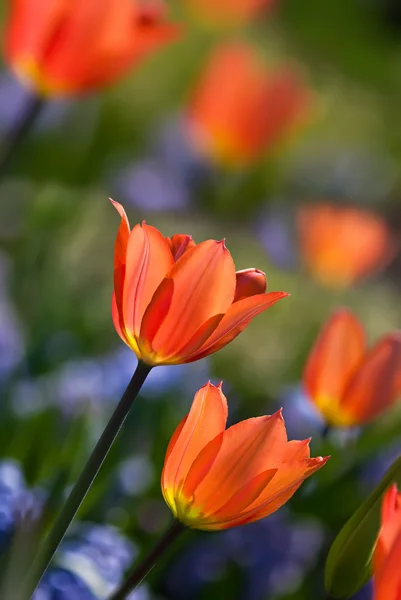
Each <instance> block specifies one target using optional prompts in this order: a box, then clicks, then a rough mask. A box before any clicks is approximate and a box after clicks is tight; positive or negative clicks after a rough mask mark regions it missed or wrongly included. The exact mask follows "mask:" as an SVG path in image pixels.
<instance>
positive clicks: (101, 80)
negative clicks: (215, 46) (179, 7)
mask: <svg viewBox="0 0 401 600" xmlns="http://www.w3.org/2000/svg"><path fill="white" fill-rule="evenodd" d="M10 5H11V6H10V14H9V19H8V24H7V26H6V31H5V59H6V62H7V63H8V64H9V65H10V66H11V68H12V69H13V71H14V72H15V73H16V75H17V76H18V77H19V78H20V79H21V81H23V82H24V83H26V84H27V85H28V86H29V87H30V88H32V89H33V90H34V91H35V92H36V93H37V94H38V95H44V96H47V95H50V96H53V95H68V94H76V93H79V92H87V91H90V90H94V89H97V88H101V87H103V86H105V85H107V84H110V83H112V82H114V81H115V80H116V79H118V78H119V77H121V76H122V75H123V74H124V73H125V72H126V71H128V69H130V68H131V67H132V66H133V65H135V64H137V63H138V62H140V61H141V60H142V59H143V58H145V57H146V56H147V55H148V54H149V53H150V52H151V51H153V50H154V49H156V48H158V47H159V46H162V45H163V44H165V43H166V42H168V41H170V40H171V39H173V38H174V37H176V35H177V31H176V28H175V27H174V26H173V25H171V24H169V23H166V22H165V17H164V13H165V8H164V5H163V4H161V3H160V2H159V0H155V1H153V2H152V1H151V2H145V1H143V0H11V2H10Z"/></svg>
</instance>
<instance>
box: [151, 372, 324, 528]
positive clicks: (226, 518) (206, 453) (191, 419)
mask: <svg viewBox="0 0 401 600" xmlns="http://www.w3.org/2000/svg"><path fill="white" fill-rule="evenodd" d="M226 420H227V401H226V398H225V396H224V394H223V392H222V390H221V384H220V385H219V386H218V387H215V386H214V385H212V384H211V383H208V384H206V385H205V386H203V388H201V389H200V390H199V391H198V392H197V393H196V394H195V398H194V401H193V403H192V407H191V410H190V412H189V414H188V415H187V416H186V417H185V418H184V419H183V420H182V421H181V423H180V424H179V426H178V427H177V429H176V430H175V432H174V434H173V436H172V438H171V441H170V444H169V446H168V448H167V453H166V458H165V463H164V469H163V473H162V478H161V486H162V491H163V495H164V499H165V500H166V502H167V504H168V506H169V507H170V509H171V510H172V512H173V514H174V517H176V518H177V519H178V520H179V521H181V522H182V523H183V524H184V525H187V526H188V527H192V528H195V529H206V530H216V529H228V528H229V527H235V526H237V525H243V524H245V523H250V522H252V521H257V520H258V519H262V518H263V517H267V516H268V515H270V514H271V513H273V512H275V511H276V510H277V509H278V508H280V506H282V505H283V504H284V503H285V502H287V501H288V500H289V499H290V498H291V496H292V495H293V494H294V493H295V492H296V491H297V489H298V488H299V486H300V485H301V483H302V482H303V481H304V480H305V479H306V478H307V477H309V476H310V475H312V474H313V473H315V471H317V470H318V469H320V468H321V467H322V466H323V465H324V464H325V462H326V461H327V460H328V457H326V458H322V457H320V456H319V457H317V458H310V455H309V440H302V441H292V442H288V441H287V434H286V430H285V425H284V419H283V417H282V414H281V411H278V412H277V413H275V414H274V415H271V416H264V417H257V418H253V419H247V420H246V421H241V422H240V423H237V424H236V425H233V426H232V427H229V428H228V429H227V430H226Z"/></svg>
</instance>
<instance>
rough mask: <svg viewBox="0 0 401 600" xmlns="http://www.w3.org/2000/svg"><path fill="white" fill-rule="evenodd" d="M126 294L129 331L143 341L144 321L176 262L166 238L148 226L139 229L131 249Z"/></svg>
mask: <svg viewBox="0 0 401 600" xmlns="http://www.w3.org/2000/svg"><path fill="white" fill-rule="evenodd" d="M126 260H127V262H126V273H125V281H124V294H123V315H124V323H125V326H126V329H127V330H128V331H129V332H132V334H133V335H135V337H137V338H139V333H140V328H141V322H142V317H143V315H144V313H145V310H146V308H147V307H148V305H149V304H150V301H151V299H152V296H153V294H154V293H155V291H156V290H157V288H158V286H159V285H160V283H161V282H162V281H163V278H164V277H166V275H167V274H168V272H169V270H170V268H171V267H172V266H173V264H174V261H173V257H172V254H171V252H170V249H169V247H168V244H167V242H166V240H165V238H164V237H163V236H162V234H161V233H160V232H159V231H158V230H157V229H155V228H154V227H150V226H149V225H146V223H143V224H142V227H141V226H140V225H136V226H135V227H134V228H133V230H132V231H131V234H130V237H129V240H128V245H127V259H126Z"/></svg>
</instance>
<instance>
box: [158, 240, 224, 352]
mask: <svg viewBox="0 0 401 600" xmlns="http://www.w3.org/2000/svg"><path fill="white" fill-rule="evenodd" d="M168 278H169V279H172V280H173V282H174V294H173V298H172V302H171V306H170V310H169V311H168V314H167V315H166V317H165V319H164V321H163V323H162V324H161V326H160V328H159V330H158V332H157V334H156V335H155V337H154V339H153V342H152V348H153V351H154V353H155V354H156V355H158V356H160V360H161V361H163V362H166V361H168V359H169V358H170V357H176V356H177V353H178V351H179V350H180V349H181V348H182V347H183V346H185V344H186V343H187V342H190V341H191V339H193V336H194V335H195V334H196V332H197V331H199V330H200V328H202V326H203V324H204V323H205V322H206V321H208V320H209V319H210V318H211V317H215V316H216V315H220V314H225V313H226V312H227V310H228V308H229V306H230V305H231V302H232V300H233V298H234V290H235V267H234V263H233V260H232V258H231V255H230V253H229V252H228V250H227V249H226V247H225V246H224V243H222V242H215V241H214V240H208V241H206V242H202V243H201V244H198V245H197V246H195V247H194V248H192V249H191V250H187V251H186V252H185V253H184V254H183V255H182V256H181V258H180V259H179V260H178V261H177V262H176V263H175V265H174V266H173V268H172V269H171V271H170V273H169V275H168ZM156 308H157V307H156V306H155V303H154V302H153V301H152V302H151V305H150V307H149V314H148V315H147V318H149V319H152V312H153V310H154V309H155V310H156ZM181 362H183V361H181Z"/></svg>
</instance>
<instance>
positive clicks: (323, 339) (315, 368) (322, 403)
mask: <svg viewBox="0 0 401 600" xmlns="http://www.w3.org/2000/svg"><path fill="white" fill-rule="evenodd" d="M400 375H401V331H396V332H393V333H389V334H387V335H385V336H384V337H382V338H381V340H379V341H378V342H377V343H376V344H375V346H373V348H371V349H370V350H367V348H366V342H365V333H364V331H363V328H362V326H361V324H360V323H359V321H358V320H357V319H356V317H354V315H353V314H352V313H351V312H350V311H348V310H346V309H341V310H338V311H336V312H335V313H334V315H333V316H332V317H331V318H330V319H329V320H328V321H327V323H326V324H325V325H324V327H323V329H322V331H321V333H320V335H319V337H318V338H317V340H316V342H315V345H314V346H313V348H312V351H311V353H310V355H309V358H308V361H307V363H306V367H305V371H304V377H303V381H304V386H305V389H306V392H307V393H308V395H309V397H310V398H311V400H312V401H313V402H314V404H315V405H316V406H317V408H318V409H319V410H320V411H321V413H322V414H323V416H324V417H325V419H326V421H327V422H328V423H329V424H330V425H334V426H339V427H350V426H353V425H362V424H364V423H367V422H368V421H372V420H373V419H375V418H376V417H378V416H379V415H380V414H381V413H382V412H384V411H385V410H386V409H387V408H389V407H390V406H391V405H392V404H393V403H394V402H395V401H396V400H397V397H398V396H399V394H400V393H401V377H400Z"/></svg>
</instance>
